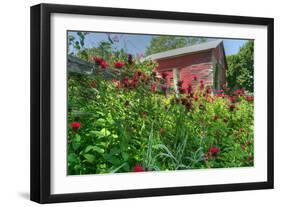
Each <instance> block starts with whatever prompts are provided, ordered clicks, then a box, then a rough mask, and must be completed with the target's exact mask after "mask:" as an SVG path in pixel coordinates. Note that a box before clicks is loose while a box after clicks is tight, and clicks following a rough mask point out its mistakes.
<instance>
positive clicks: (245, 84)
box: [226, 40, 254, 92]
mask: <svg viewBox="0 0 281 207" xmlns="http://www.w3.org/2000/svg"><path fill="white" fill-rule="evenodd" d="M227 65H228V69H227V72H226V77H227V84H228V86H229V87H230V88H232V89H236V88H245V89H246V90H248V91H250V92H253V90H254V41H252V40H249V41H248V42H247V43H246V44H245V45H243V46H242V47H241V48H240V50H239V52H238V53H237V54H235V55H230V56H227Z"/></svg>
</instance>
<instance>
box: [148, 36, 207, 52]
mask: <svg viewBox="0 0 281 207" xmlns="http://www.w3.org/2000/svg"><path fill="white" fill-rule="evenodd" d="M206 41H207V39H206V38H203V37H177V36H156V37H153V38H152V39H151V41H150V45H149V46H148V47H147V48H146V50H145V55H151V54H154V53H159V52H164V51H167V50H172V49H176V48H180V47H185V46H190V45H194V44H198V43H202V42H206Z"/></svg>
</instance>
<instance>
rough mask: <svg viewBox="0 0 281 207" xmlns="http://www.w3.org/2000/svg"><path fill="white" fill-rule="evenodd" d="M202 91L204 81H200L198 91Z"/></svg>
mask: <svg viewBox="0 0 281 207" xmlns="http://www.w3.org/2000/svg"><path fill="white" fill-rule="evenodd" d="M203 89H204V81H203V80H200V90H203Z"/></svg>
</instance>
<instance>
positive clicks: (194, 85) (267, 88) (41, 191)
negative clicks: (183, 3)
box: [31, 4, 273, 203]
mask: <svg viewBox="0 0 281 207" xmlns="http://www.w3.org/2000/svg"><path fill="white" fill-rule="evenodd" d="M270 188H273V19H271V18H260V17H241V16H225V15H213V14H195V13H179V12H168V11H149V10H134V9H120V8H102V7H86V6H71V5H54V4H40V5H35V6H33V7H31V200H33V201H36V202H39V203H52V202H68V201H85V200H100V199H117V198H131V197H144V196H163V195H178V194H193V193H209V192H224V191H238V190H254V189H270Z"/></svg>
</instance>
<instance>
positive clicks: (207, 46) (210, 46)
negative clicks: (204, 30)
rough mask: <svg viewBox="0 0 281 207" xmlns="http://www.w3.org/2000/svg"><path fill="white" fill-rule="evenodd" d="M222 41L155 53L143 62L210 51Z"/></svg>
mask: <svg viewBox="0 0 281 207" xmlns="http://www.w3.org/2000/svg"><path fill="white" fill-rule="evenodd" d="M221 42H222V40H213V41H210V42H205V43H201V44H197V45H192V46H188V47H182V48H177V49H174V50H168V51H165V52H160V53H155V54H153V55H149V56H147V57H145V58H144V60H147V59H151V60H158V59H163V58H168V57H173V56H178V55H183V54H188V53H195V52H199V51H204V50H210V49H213V48H216V47H217V46H218V45H219V44H220V43H221Z"/></svg>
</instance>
